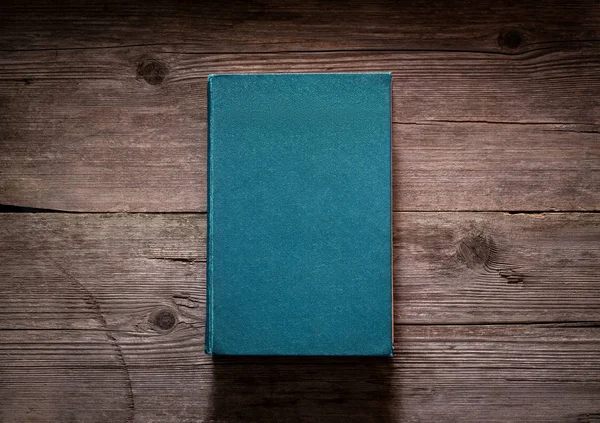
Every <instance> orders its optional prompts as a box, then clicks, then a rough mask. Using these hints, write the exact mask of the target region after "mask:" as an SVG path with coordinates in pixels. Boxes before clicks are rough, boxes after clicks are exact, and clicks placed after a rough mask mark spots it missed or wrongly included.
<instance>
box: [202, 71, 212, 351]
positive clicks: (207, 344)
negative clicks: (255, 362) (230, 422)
mask: <svg viewBox="0 0 600 423" xmlns="http://www.w3.org/2000/svg"><path fill="white" fill-rule="evenodd" d="M212 78H213V75H208V84H207V90H208V92H207V105H208V116H207V122H208V124H207V128H208V129H207V172H206V173H207V190H206V193H207V199H206V200H207V201H206V204H207V225H206V250H207V251H206V332H205V340H204V352H205V353H206V354H212V352H213V286H212V284H213V281H212V264H213V260H212V253H213V251H212V220H213V218H212V212H213V207H212V197H213V188H212V184H213V179H212V160H211V155H212V154H211V146H212V143H213V139H212V131H211V126H212V125H211V121H212V108H211V107H212V104H211V96H212V93H211V82H212Z"/></svg>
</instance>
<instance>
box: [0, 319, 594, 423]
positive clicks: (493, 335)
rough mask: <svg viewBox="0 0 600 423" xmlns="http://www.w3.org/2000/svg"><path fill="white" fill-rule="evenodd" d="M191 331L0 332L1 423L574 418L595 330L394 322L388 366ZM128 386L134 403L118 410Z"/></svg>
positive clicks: (588, 400) (585, 397)
mask: <svg viewBox="0 0 600 423" xmlns="http://www.w3.org/2000/svg"><path fill="white" fill-rule="evenodd" d="M202 335H203V331H202V329H200V328H190V327H180V326H177V327H176V329H175V330H173V331H171V332H169V333H164V334H156V333H153V332H144V331H136V332H131V333H128V332H114V338H115V339H116V340H117V342H118V348H119V349H120V350H122V354H123V357H124V360H123V362H121V363H119V362H118V361H116V360H115V354H116V353H115V349H116V348H117V347H116V346H115V344H113V343H112V342H111V341H109V340H108V339H107V338H106V334H105V332H103V331H98V330H75V331H44V330H37V331H36V330H26V331H10V332H6V331H3V332H2V337H0V353H1V354H2V357H3V359H2V361H1V362H0V371H1V373H2V384H1V385H0V410H2V411H1V413H2V421H3V422H6V423H12V422H21V421H38V422H45V421H88V422H104V421H108V420H110V421H115V422H119V421H136V422H161V423H164V422H181V421H190V422H202V421H218V422H224V423H225V422H240V421H244V422H265V421H277V422H292V421H306V422H322V421H334V422H342V421H346V422H347V421H351V422H392V421H400V420H401V421H409V422H418V421H441V420H443V421H478V422H479V421H489V422H505V421H531V422H534V421H561V422H564V421H572V422H576V421H587V420H585V419H586V418H597V416H599V415H600V406H599V404H600V348H599V347H600V329H599V328H598V327H560V326H551V325H549V326H543V325H542V326H539V325H510V326H503V325H499V326H495V325H492V326H397V327H396V341H397V342H396V356H395V357H394V358H393V359H392V360H370V361H369V360H364V359H352V358H347V359H346V358H342V359H339V358H337V359H323V358H313V359H311V358H287V359H286V358H267V359H262V358H230V359H227V358H225V359H215V360H213V359H211V358H210V357H208V356H206V355H204V354H203V352H202ZM129 389H131V393H132V398H133V400H132V401H131V402H130V399H129V396H128V395H129V394H128V392H129Z"/></svg>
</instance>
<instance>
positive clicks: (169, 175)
mask: <svg viewBox="0 0 600 423" xmlns="http://www.w3.org/2000/svg"><path fill="white" fill-rule="evenodd" d="M598 45H599V44H598V43H580V44H578V45H577V46H575V47H573V46H571V47H565V46H562V47H560V48H558V47H553V48H550V47H549V48H548V49H547V50H543V51H536V52H530V53H523V54H519V55H508V56H507V55H497V54H479V53H460V52H454V53H448V52H446V53H439V52H391V53H390V52H388V53H383V52H378V53H368V52H362V53H318V54H317V53H314V54H243V55H236V54H210V55H205V54H186V52H185V51H184V50H185V47H169V48H166V47H135V48H133V47H132V48H115V49H100V50H81V51H80V50H74V51H71V50H69V51H60V52H58V51H51V52H50V51H33V52H12V53H9V52H3V53H1V55H0V56H1V57H0V70H1V72H0V107H1V109H2V111H3V113H2V114H0V148H1V149H2V151H3V154H2V155H1V156H0V168H1V169H2V172H1V173H0V203H3V204H9V205H16V206H24V207H36V208H43V209H57V210H74V211H101V212H102V211H152V212H156V211H165V212H166V211H178V212H181V211H205V210H206V199H205V197H206V177H205V172H206V86H205V85H206V76H207V75H208V74H209V73H228V72H320V71H331V72H338V71H339V72H348V71H392V72H393V96H394V105H393V121H394V128H393V132H394V152H393V153H394V154H393V160H394V192H395V202H394V208H395V210H397V211H401V210H407V211H413V210H414V211H418V210H428V211H431V210H439V211H443V210H463V211H464V210H467V211H469V210H600V192H599V191H598V190H597V189H596V187H597V186H599V185H600V160H599V159H600V134H599V132H598V128H599V125H600V120H599V116H600V103H599V101H598V99H599V98H600V73H599V72H598V66H599V64H600V49H599V48H598ZM169 49H171V50H177V49H179V52H169V51H168V50H169Z"/></svg>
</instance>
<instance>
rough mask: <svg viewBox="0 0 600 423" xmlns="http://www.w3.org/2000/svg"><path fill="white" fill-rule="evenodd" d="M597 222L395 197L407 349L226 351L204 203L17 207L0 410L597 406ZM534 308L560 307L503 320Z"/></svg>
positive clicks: (348, 413) (69, 414)
mask: <svg viewBox="0 0 600 423" xmlns="http://www.w3.org/2000/svg"><path fill="white" fill-rule="evenodd" d="M599 233H600V215H599V214H593V213H592V214H589V213H588V214H585V213H584V214H581V213H565V214H562V213H551V214H545V215H530V214H518V215H509V214H503V213H396V214H395V233H394V237H395V238H394V239H395V263H396V272H395V284H396V291H395V296H396V304H395V305H396V321H397V322H404V323H409V322H412V323H421V324H420V325H413V326H411V325H409V326H406V325H397V326H396V333H395V346H396V352H397V354H396V356H395V358H394V359H393V360H391V361H386V360H383V361H377V360H375V361H372V362H365V361H364V360H362V359H341V360H339V359H335V360H334V359H306V358H297V359H294V358H293V359H285V358H280V359H272V358H270V359H257V358H235V359H220V360H215V361H213V360H212V359H211V358H209V357H207V356H205V355H203V339H204V338H203V335H204V313H205V309H204V260H205V255H204V251H205V248H204V247H205V246H204V237H205V216H204V215H201V214H194V215H191V214H172V215H161V214H151V215H143V214H106V215H103V214H61V213H52V214H47V213H40V214H23V213H18V214H2V215H0V263H2V265H1V266H0V357H1V358H2V359H1V360H0V376H1V377H0V380H1V381H2V383H0V410H1V411H0V413H1V414H0V420H2V421H3V422H7V423H9V422H20V421H40V422H43V421H70V420H77V421H89V422H96V421H98V422H100V421H108V420H110V421H139V422H180V421H197V422H201V421H219V422H238V421H248V422H253V421H257V422H258V421H278V422H281V421H298V420H302V421H308V422H312V421H314V422H317V421H323V420H324V419H325V420H327V421H340V422H341V421H357V422H358V421H361V422H365V421H366V422H369V421H372V422H375V421H376V422H381V421H384V422H385V421H390V422H391V421H398V420H402V421H414V422H416V421H439V420H445V421H458V420H460V421H491V422H495V421H498V422H500V421H507V420H510V421H519V420H527V421H573V422H575V421H577V420H578V419H579V420H584V419H586V418H595V417H594V416H598V415H600V409H599V408H598V404H600V329H599V327H598V323H599V322H600V286H598V280H599V277H598V276H599V274H600V267H599V264H600V260H598V259H599V256H600V248H599V247H600V246H599V245H598V240H599V239H600V237H599ZM519 321H525V322H541V321H556V322H559V323H551V324H523V325H521V324H509V325H501V324H500V325H499V324H489V323H492V322H493V323H496V322H519ZM566 321H571V323H570V324H569V323H565V322H566ZM583 321H585V322H583ZM438 322H443V323H444V324H442V325H435V323H438ZM452 322H457V323H472V325H467V326H452V325H451V324H449V323H452ZM486 322H488V324H486V325H478V324H477V323H486ZM430 323H434V325H428V324H430ZM584 421H585V420H584Z"/></svg>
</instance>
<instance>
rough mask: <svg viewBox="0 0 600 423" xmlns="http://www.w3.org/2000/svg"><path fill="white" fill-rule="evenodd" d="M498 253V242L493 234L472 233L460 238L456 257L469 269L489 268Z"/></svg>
mask: <svg viewBox="0 0 600 423" xmlns="http://www.w3.org/2000/svg"><path fill="white" fill-rule="evenodd" d="M495 254H496V243H495V242H494V240H493V238H492V237H491V236H485V235H470V236H466V237H464V238H463V239H461V240H460V242H459V244H458V247H457V249H456V258H457V259H458V261H460V262H462V263H464V264H465V265H466V266H467V267H468V268H469V269H474V268H481V267H483V268H487V267H488V266H489V265H490V262H491V261H493V258H494V256H495Z"/></svg>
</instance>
